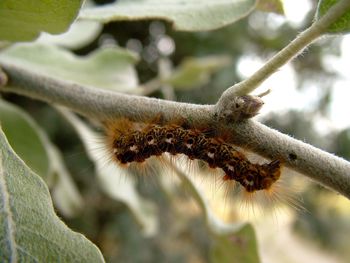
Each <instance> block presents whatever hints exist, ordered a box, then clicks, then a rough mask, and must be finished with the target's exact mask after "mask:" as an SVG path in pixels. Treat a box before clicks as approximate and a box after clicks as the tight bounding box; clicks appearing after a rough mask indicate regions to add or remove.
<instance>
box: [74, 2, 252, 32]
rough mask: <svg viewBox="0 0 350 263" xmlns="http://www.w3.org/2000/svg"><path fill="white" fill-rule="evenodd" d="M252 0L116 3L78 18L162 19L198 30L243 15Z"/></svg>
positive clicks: (87, 9)
mask: <svg viewBox="0 0 350 263" xmlns="http://www.w3.org/2000/svg"><path fill="white" fill-rule="evenodd" d="M255 2H256V1H255V0H220V1H217V0H196V1H183V0H138V1H130V0H119V1H117V2H116V3H113V4H108V5H104V6H100V7H93V8H86V9H85V10H82V12H81V13H80V16H79V17H80V18H84V19H91V20H97V21H101V22H105V23H107V22H111V21H129V20H145V19H163V20H166V21H169V22H171V23H173V26H174V28H175V29H177V30H183V31H201V30H212V29H216V28H220V27H223V26H226V25H229V24H231V23H234V22H236V21H237V20H239V19H241V18H243V17H245V16H247V15H248V14H249V13H250V12H251V11H252V10H253V9H254V6H255Z"/></svg>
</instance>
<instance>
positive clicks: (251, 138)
mask: <svg viewBox="0 0 350 263" xmlns="http://www.w3.org/2000/svg"><path fill="white" fill-rule="evenodd" d="M1 65H2V67H3V69H4V71H5V73H6V74H7V75H8V78H9V85H8V86H5V87H0V91H4V92H13V93H17V94H21V95H25V96H28V97H31V98H35V99H38V100H41V101H45V102H48V103H50V104H52V103H54V104H59V105H63V106H66V107H68V108H70V109H72V110H74V111H76V112H78V113H80V114H82V115H84V116H87V117H91V118H95V119H98V120H100V121H104V120H108V119H111V118H112V119H113V118H118V117H121V116H124V117H127V118H130V119H133V120H142V119H151V118H153V117H154V116H156V115H157V114H159V113H162V115H163V116H164V118H165V119H167V120H173V119H174V118H175V119H176V118H185V119H186V120H189V121H190V122H191V123H192V124H193V125H194V126H196V125H200V126H201V127H206V126H210V125H219V124H218V123H216V124H215V121H216V113H215V107H214V105H194V104H187V103H179V102H171V101H165V100H160V99H153V98H148V97H141V96H132V95H124V94H120V93H117V92H110V91H106V90H100V89H94V88H89V87H84V86H81V85H77V84H73V83H69V82H65V81H62V80H57V79H54V78H50V77H45V76H41V75H39V74H35V73H33V72H31V71H30V70H27V69H24V68H19V67H17V66H14V65H10V64H8V63H1ZM220 125H221V124H220ZM222 127H223V128H224V129H228V130H229V131H230V132H232V134H233V136H232V138H234V139H233V141H232V142H233V143H235V144H237V145H240V146H242V147H244V148H245V149H249V150H251V151H253V152H256V153H258V154H260V155H262V156H264V157H267V158H277V159H280V160H282V161H283V162H284V164H285V165H286V166H288V167H291V168H293V169H294V170H296V171H299V172H301V173H303V174H304V175H306V176H308V177H309V178H311V179H313V180H315V181H317V182H319V183H321V184H323V185H324V186H326V187H328V188H331V189H333V190H335V191H337V192H339V193H341V194H342V195H344V196H346V197H347V198H349V199H350V163H349V162H347V161H345V160H344V159H341V158H339V157H336V156H334V155H332V154H329V153H327V152H324V151H321V150H319V149H317V148H315V147H313V146H311V145H309V144H306V143H303V142H301V141H298V140H295V139H293V138H291V137H289V136H286V135H284V134H282V133H280V132H278V131H276V130H273V129H270V128H268V127H266V126H264V125H262V124H260V123H257V122H255V121H251V120H246V121H241V122H237V123H230V124H224V125H223V126H222Z"/></svg>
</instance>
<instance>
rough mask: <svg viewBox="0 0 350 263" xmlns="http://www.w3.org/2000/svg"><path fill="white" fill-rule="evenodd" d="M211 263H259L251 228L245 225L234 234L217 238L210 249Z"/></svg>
mask: <svg viewBox="0 0 350 263" xmlns="http://www.w3.org/2000/svg"><path fill="white" fill-rule="evenodd" d="M211 262H213V263H241V262H244V263H258V262H260V260H259V255H258V250H257V244H256V237H255V233H254V229H253V227H252V226H251V225H250V224H246V225H245V226H244V227H243V228H242V229H240V230H239V231H238V232H237V233H235V234H231V235H221V236H217V237H216V241H215V244H214V246H213V247H212V248H211Z"/></svg>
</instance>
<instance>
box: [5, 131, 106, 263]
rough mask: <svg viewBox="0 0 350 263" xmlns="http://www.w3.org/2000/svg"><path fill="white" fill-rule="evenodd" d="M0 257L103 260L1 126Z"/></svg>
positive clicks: (9, 260)
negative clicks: (63, 215)
mask: <svg viewBox="0 0 350 263" xmlns="http://www.w3.org/2000/svg"><path fill="white" fill-rule="evenodd" d="M0 207H1V213H0V241H1V242H0V251H1V253H0V261H1V262H94V263H95V262H104V260H103V257H102V254H101V252H100V251H99V250H98V248H97V247H96V246H95V245H94V244H92V243H91V242H90V241H89V240H87V239H86V238H85V237H84V236H83V235H81V234H79V233H75V232H73V231H72V230H70V229H69V228H68V227H67V226H66V225H65V224H64V223H63V222H62V221H61V220H60V219H59V218H58V217H57V215H56V214H55V212H54V209H53V206H52V202H51V199H50V195H49V191H48V189H47V186H46V184H45V183H44V182H43V181H42V179H41V178H40V177H39V176H37V175H36V174H34V173H33V172H32V171H31V170H30V169H29V168H28V167H27V166H26V165H25V164H24V162H23V161H22V160H21V159H20V158H19V157H18V156H17V155H16V154H15V152H14V151H13V150H12V149H11V147H10V145H9V143H8V141H7V140H6V138H5V135H4V133H3V132H2V131H1V129H0Z"/></svg>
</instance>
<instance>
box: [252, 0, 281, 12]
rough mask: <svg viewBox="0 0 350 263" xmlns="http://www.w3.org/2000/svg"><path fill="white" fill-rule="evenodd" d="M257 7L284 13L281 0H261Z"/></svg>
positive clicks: (262, 9) (266, 10) (265, 10)
mask: <svg viewBox="0 0 350 263" xmlns="http://www.w3.org/2000/svg"><path fill="white" fill-rule="evenodd" d="M256 8H257V9H259V10H261V11H264V12H272V13H276V14H279V15H284V9H283V3H282V1H281V0H259V1H258V4H257V6H256Z"/></svg>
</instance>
